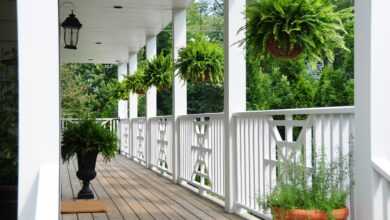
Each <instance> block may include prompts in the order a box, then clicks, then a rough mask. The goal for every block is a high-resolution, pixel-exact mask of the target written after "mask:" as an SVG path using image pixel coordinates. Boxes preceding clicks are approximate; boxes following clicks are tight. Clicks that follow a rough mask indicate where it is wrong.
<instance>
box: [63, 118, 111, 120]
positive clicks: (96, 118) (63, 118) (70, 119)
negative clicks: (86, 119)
mask: <svg viewBox="0 0 390 220" xmlns="http://www.w3.org/2000/svg"><path fill="white" fill-rule="evenodd" d="M118 119H119V118H95V119H94V120H95V121H108V120H118ZM61 120H63V121H80V120H83V119H81V118H62V119H61Z"/></svg>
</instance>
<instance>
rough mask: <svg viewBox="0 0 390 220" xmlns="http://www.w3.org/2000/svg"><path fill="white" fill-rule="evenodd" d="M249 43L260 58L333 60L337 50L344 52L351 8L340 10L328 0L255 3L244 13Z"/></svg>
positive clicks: (280, 0)
mask: <svg viewBox="0 0 390 220" xmlns="http://www.w3.org/2000/svg"><path fill="white" fill-rule="evenodd" d="M245 15H246V18H247V24H246V25H245V26H243V27H242V28H241V29H240V31H245V36H246V37H245V39H243V40H242V41H240V43H241V45H243V44H246V45H247V47H248V49H250V50H251V52H253V53H254V54H255V55H257V57H264V56H271V57H273V58H277V59H296V58H298V57H300V56H301V55H303V56H305V58H306V59H307V60H308V61H313V62H318V61H322V60H323V59H326V60H328V61H330V62H333V61H334V51H335V49H345V50H348V49H347V47H346V46H345V41H344V35H345V34H346V30H345V28H344V21H346V20H347V19H350V18H351V17H353V10H352V8H347V9H343V10H337V9H336V8H335V6H334V5H333V4H331V3H330V1H327V0H254V1H253V2H252V3H249V4H248V5H247V7H246V10H245Z"/></svg>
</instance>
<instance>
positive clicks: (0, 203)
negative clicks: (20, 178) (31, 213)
mask: <svg viewBox="0 0 390 220" xmlns="http://www.w3.org/2000/svg"><path fill="white" fill-rule="evenodd" d="M17 200H18V188H17V186H16V185H0V211H1V213H2V214H1V217H0V219H3V218H4V219H7V220H16V219H17Z"/></svg>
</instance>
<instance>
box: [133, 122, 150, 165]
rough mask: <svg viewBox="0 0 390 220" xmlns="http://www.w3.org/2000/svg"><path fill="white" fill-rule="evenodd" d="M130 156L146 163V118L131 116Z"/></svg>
mask: <svg viewBox="0 0 390 220" xmlns="http://www.w3.org/2000/svg"><path fill="white" fill-rule="evenodd" d="M130 132H131V140H130V141H131V146H132V147H131V149H132V155H131V157H132V158H133V159H135V160H136V161H138V162H140V163H141V164H143V165H146V158H147V155H146V138H147V137H146V133H147V132H146V118H133V119H131V120H130Z"/></svg>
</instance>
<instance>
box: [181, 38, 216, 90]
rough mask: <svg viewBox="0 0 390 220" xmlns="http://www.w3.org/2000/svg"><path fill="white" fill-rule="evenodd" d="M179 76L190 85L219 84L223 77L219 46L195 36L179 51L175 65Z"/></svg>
mask: <svg viewBox="0 0 390 220" xmlns="http://www.w3.org/2000/svg"><path fill="white" fill-rule="evenodd" d="M176 69H178V74H179V76H180V77H181V78H182V79H183V80H186V81H189V82H191V83H199V82H209V83H213V84H220V83H222V82H223V75H224V54H223V49H222V48H221V46H220V45H218V44H216V43H213V42H209V41H208V40H207V39H206V37H204V36H197V37H196V38H195V39H194V40H193V41H192V42H190V43H189V44H188V45H187V47H185V48H182V49H180V51H179V58H178V60H177V63H176Z"/></svg>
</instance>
